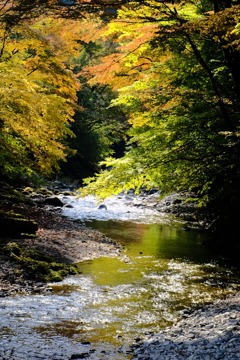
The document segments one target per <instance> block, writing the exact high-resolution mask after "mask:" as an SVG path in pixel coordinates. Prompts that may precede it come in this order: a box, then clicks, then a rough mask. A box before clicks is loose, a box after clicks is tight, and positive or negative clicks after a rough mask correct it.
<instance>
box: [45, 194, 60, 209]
mask: <svg viewBox="0 0 240 360" xmlns="http://www.w3.org/2000/svg"><path fill="white" fill-rule="evenodd" d="M44 204H46V205H52V206H60V207H62V206H63V202H62V201H61V200H60V199H59V198H58V197H57V196H50V197H47V198H46V199H45V200H44Z"/></svg>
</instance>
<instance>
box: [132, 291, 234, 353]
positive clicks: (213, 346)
mask: <svg viewBox="0 0 240 360" xmlns="http://www.w3.org/2000/svg"><path fill="white" fill-rule="evenodd" d="M183 315H184V316H183V318H182V320H180V321H179V322H178V323H176V324H175V325H173V326H172V327H171V328H166V329H164V330H161V331H160V332H159V333H156V334H151V335H146V336H145V338H144V339H142V340H141V341H139V340H138V342H137V343H135V344H134V345H132V357H131V359H132V360H185V359H188V360H239V359H240V293H238V294H236V295H235V296H232V297H229V298H227V299H225V300H218V301H216V302H215V303H214V304H212V305H208V306H206V307H204V308H201V309H198V310H195V311H194V312H192V313H189V315H188V316H186V313H184V312H183Z"/></svg>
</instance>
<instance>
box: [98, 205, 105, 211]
mask: <svg viewBox="0 0 240 360" xmlns="http://www.w3.org/2000/svg"><path fill="white" fill-rule="evenodd" d="M98 209H99V210H107V207H106V205H104V204H101V205H99V207H98Z"/></svg>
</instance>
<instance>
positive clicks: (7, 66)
mask: <svg viewBox="0 0 240 360" xmlns="http://www.w3.org/2000/svg"><path fill="white" fill-rule="evenodd" d="M47 21H48V22H49V24H48V25H49V26H50V27H51V29H52V32H53V27H52V26H51V24H53V22H51V21H50V19H48V20H44V21H43V22H42V23H41V22H39V23H38V24H36V25H34V26H31V27H30V26H27V25H24V26H23V25H21V26H20V25H19V26H16V27H13V28H12V29H11V31H10V32H7V31H6V30H1V34H0V35H1V38H2V45H1V54H0V55H1V62H0V71H1V78H0V83H1V87H0V98H1V118H0V120H1V126H0V138H1V141H0V147H1V159H0V168H1V174H2V175H7V176H9V177H11V176H14V174H15V175H16V174H17V173H19V171H20V172H22V171H24V172H25V173H26V172H31V171H32V170H37V171H40V172H41V173H44V174H50V173H51V171H53V169H54V168H55V169H56V168H58V167H59V165H58V161H59V160H60V159H64V158H65V157H66V156H67V154H69V152H70V149H69V148H68V147H67V146H66V145H65V144H64V142H63V139H64V138H65V137H66V136H69V135H73V133H72V132H71V130H70V129H69V123H70V122H71V121H72V116H73V114H74V108H76V100H77V97H76V91H77V89H78V87H79V83H78V81H77V79H76V78H75V76H74V74H73V73H72V71H71V70H70V69H69V68H68V67H69V66H67V64H66V54H65V53H64V52H65V51H66V46H65V45H66V41H65V44H64V41H63V38H62V39H61V41H60V40H59V39H58V38H57V36H56V34H55V35H54V34H51V35H49V33H48V34H47ZM55 24H56V22H55ZM61 25H62V24H58V26H61ZM55 27H57V26H55ZM48 29H49V28H48ZM67 42H68V44H69V46H70V48H72V46H71V45H72V43H71V42H70V40H69V39H68V40H67ZM72 42H73V40H72ZM74 44H75V50H76V49H77V47H79V45H78V44H77V43H76V42H74ZM67 56H69V54H68V55H67Z"/></svg>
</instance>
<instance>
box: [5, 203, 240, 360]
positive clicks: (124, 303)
mask: <svg viewBox="0 0 240 360" xmlns="http://www.w3.org/2000/svg"><path fill="white" fill-rule="evenodd" d="M63 200H64V201H65V202H66V203H68V204H71V205H72V206H73V207H72V208H64V210H63V213H64V214H65V215H66V216H69V217H71V218H72V219H73V220H75V221H80V222H84V223H85V224H86V225H87V226H89V227H92V228H95V229H98V230H100V231H101V232H103V233H105V234H106V235H108V236H109V237H111V238H112V239H114V240H116V241H118V242H120V243H121V244H122V245H123V247H124V250H123V251H122V256H121V257H120V258H98V259H95V260H89V261H84V262H82V263H80V264H79V266H80V268H81V269H82V274H81V275H78V276H74V277H69V278H67V279H65V280H64V281H62V282H61V283H57V284H51V285H52V288H53V292H52V293H50V294H47V295H30V296H22V295H16V296H12V297H9V298H3V299H1V302H0V336H1V342H0V359H4V358H5V359H12V360H20V359H21V360H23V359H24V360H25V359H26V360H31V359H35V360H36V359H45V360H50V359H55V360H61V359H64V360H67V359H70V358H71V355H72V354H85V355H81V356H88V358H90V359H93V360H95V359H96V360H100V359H108V360H123V359H129V358H130V355H129V354H128V350H129V345H131V343H133V341H134V338H136V337H141V336H142V335H143V334H145V333H148V332H152V331H153V332H155V331H158V330H159V329H160V328H164V327H166V326H168V325H171V324H173V323H174V322H175V321H177V320H178V319H179V318H180V317H181V310H182V309H185V308H192V307H195V306H199V305H200V306H201V305H202V304H205V303H207V302H211V301H212V300H213V299H215V298H219V297H221V296H223V295H226V294H228V293H232V292H234V291H236V290H237V289H240V285H239V273H238V272H237V271H236V270H234V269H229V268H227V267H221V266H219V265H217V263H216V262H215V261H214V258H213V255H212V254H210V253H209V252H208V250H207V249H206V248H204V247H203V246H202V243H203V242H204V239H205V234H204V233H203V232H201V231H199V230H196V229H190V230H189V231H184V230H183V229H182V224H179V223H177V222H176V223H174V225H173V224H171V225H170V221H169V218H168V217H166V216H164V215H160V214H158V213H157V212H156V211H153V210H143V209H140V208H138V207H136V206H133V204H131V202H130V203H129V199H127V200H128V204H127V205H126V198H122V197H119V198H112V199H108V200H107V201H106V205H107V209H103V210H98V205H97V204H96V202H95V200H94V198H93V197H87V198H85V199H79V200H78V199H76V198H74V197H67V198H65V199H63ZM131 201H132V199H131Z"/></svg>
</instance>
